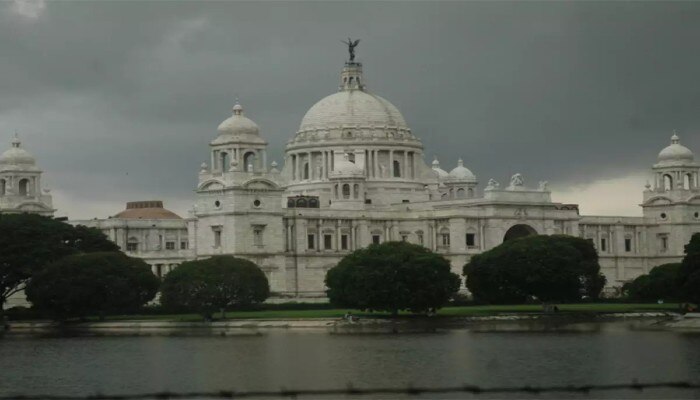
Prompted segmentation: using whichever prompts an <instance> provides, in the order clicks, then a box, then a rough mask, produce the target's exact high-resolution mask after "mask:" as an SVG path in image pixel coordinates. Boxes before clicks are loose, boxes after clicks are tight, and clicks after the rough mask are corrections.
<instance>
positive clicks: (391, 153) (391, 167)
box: [387, 149, 394, 178]
mask: <svg viewBox="0 0 700 400" xmlns="http://www.w3.org/2000/svg"><path fill="white" fill-rule="evenodd" d="M387 170H388V171H387V172H388V173H389V178H393V177H394V150H391V149H389V167H388V168H387Z"/></svg>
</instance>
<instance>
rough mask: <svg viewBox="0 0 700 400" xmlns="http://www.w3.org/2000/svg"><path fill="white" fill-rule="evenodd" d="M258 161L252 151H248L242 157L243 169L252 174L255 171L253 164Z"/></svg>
mask: <svg viewBox="0 0 700 400" xmlns="http://www.w3.org/2000/svg"><path fill="white" fill-rule="evenodd" d="M257 161H258V159H257V157H256V156H255V153H254V152H252V151H249V152H247V153H245V155H244V156H243V168H245V171H246V172H254V171H255V163H256V162H257Z"/></svg>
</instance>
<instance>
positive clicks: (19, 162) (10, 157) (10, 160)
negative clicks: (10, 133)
mask: <svg viewBox="0 0 700 400" xmlns="http://www.w3.org/2000/svg"><path fill="white" fill-rule="evenodd" d="M0 164H2V165H7V166H9V165H16V166H34V165H36V159H35V158H34V156H32V155H31V154H30V153H29V152H28V151H27V150H25V149H24V148H22V142H20V140H19V138H18V137H17V135H15V138H14V139H13V140H12V147H11V148H10V149H9V150H7V151H5V152H4V153H2V155H0Z"/></svg>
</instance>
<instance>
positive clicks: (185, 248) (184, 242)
mask: <svg viewBox="0 0 700 400" xmlns="http://www.w3.org/2000/svg"><path fill="white" fill-rule="evenodd" d="M180 250H187V240H183V241H181V242H180Z"/></svg>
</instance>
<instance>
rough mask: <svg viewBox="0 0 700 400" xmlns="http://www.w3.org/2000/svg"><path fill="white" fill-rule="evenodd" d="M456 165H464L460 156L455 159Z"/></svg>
mask: <svg viewBox="0 0 700 400" xmlns="http://www.w3.org/2000/svg"><path fill="white" fill-rule="evenodd" d="M457 166H459V167H463V166H464V161H462V157H460V158H459V160H457Z"/></svg>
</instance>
